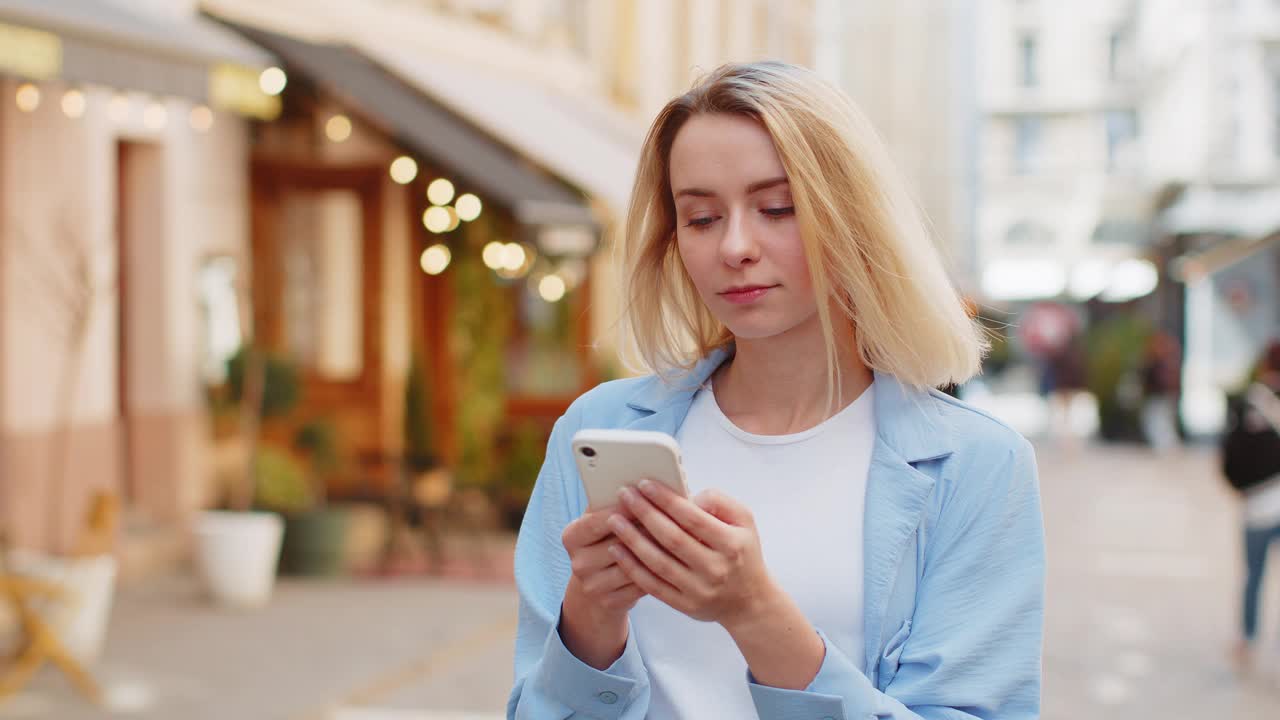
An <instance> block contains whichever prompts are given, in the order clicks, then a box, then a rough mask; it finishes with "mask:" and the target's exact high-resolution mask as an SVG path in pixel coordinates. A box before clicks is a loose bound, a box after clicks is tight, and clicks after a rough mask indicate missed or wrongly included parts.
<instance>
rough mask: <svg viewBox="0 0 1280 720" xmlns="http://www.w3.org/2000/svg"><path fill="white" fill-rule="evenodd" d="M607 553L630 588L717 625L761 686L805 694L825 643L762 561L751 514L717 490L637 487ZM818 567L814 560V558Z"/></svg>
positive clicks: (626, 494)
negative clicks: (687, 493)
mask: <svg viewBox="0 0 1280 720" xmlns="http://www.w3.org/2000/svg"><path fill="white" fill-rule="evenodd" d="M621 498H622V502H623V507H624V508H625V509H626V510H627V511H629V513H630V514H631V516H632V517H633V518H634V520H633V519H630V518H628V517H626V515H624V514H622V513H614V514H613V515H612V516H611V517H610V518H609V524H610V526H611V527H612V528H613V532H614V534H615V535H616V536H617V537H618V539H619V540H621V541H622V543H623V544H624V545H626V547H625V548H621V547H616V546H614V547H611V548H610V549H609V552H611V553H612V554H613V556H614V557H615V558H616V559H617V561H618V566H619V567H620V568H621V569H622V571H623V572H624V573H626V575H627V577H628V578H630V579H631V581H632V582H633V583H635V585H636V587H638V588H639V589H640V590H643V591H644V592H646V593H648V594H650V595H652V596H653V597H655V598H657V599H659V600H661V601H662V602H664V603H666V604H667V605H670V606H671V607H672V608H674V609H675V610H678V611H679V612H682V613H684V614H685V615H688V616H689V617H691V618H694V619H696V620H705V621H712V622H717V623H720V625H722V626H724V628H725V630H727V631H728V632H729V635H730V637H732V638H733V641H734V643H735V644H737V646H738V650H739V651H741V652H742V657H743V658H744V659H745V660H746V661H747V667H749V668H750V669H751V674H752V677H754V678H755V681H756V682H758V683H760V684H762V685H770V686H773V687H778V688H787V689H792V690H803V689H805V688H806V687H808V686H809V684H810V683H811V682H812V681H813V679H814V677H816V676H817V674H818V670H819V669H820V668H821V667H822V662H823V658H824V657H825V656H826V645H825V644H823V642H822V638H821V637H819V636H818V633H817V632H816V631H815V630H814V628H813V626H812V625H811V624H810V623H809V620H808V619H807V618H806V617H805V616H804V613H803V612H802V611H801V610H800V608H799V606H797V605H796V604H795V602H794V601H793V600H792V599H791V597H790V596H789V595H787V594H786V592H784V591H783V590H782V588H781V587H779V586H778V585H776V584H775V583H774V581H773V578H772V577H771V576H770V575H769V571H768V569H767V568H766V567H765V564H764V553H763V552H762V551H761V548H760V536H759V534H758V533H757V532H756V525H755V520H754V519H753V518H752V515H751V511H750V510H748V509H747V508H746V507H745V506H744V505H742V504H741V503H739V502H737V501H735V500H732V499H730V498H728V497H726V496H724V495H721V494H720V493H717V492H705V493H702V494H700V495H698V496H697V497H696V498H694V499H693V500H686V499H685V498H682V497H680V496H679V495H677V494H676V493H674V492H672V491H671V489H670V488H667V487H666V486H664V485H661V484H659V483H654V482H641V484H640V492H636V491H634V490H624V491H623V492H622V494H621ZM815 562H817V559H816V558H815Z"/></svg>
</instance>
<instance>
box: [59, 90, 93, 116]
mask: <svg viewBox="0 0 1280 720" xmlns="http://www.w3.org/2000/svg"><path fill="white" fill-rule="evenodd" d="M87 106H88V103H87V102H85V99H84V93H82V92H80V91H79V90H68V91H66V92H65V93H63V94H62V112H63V113H65V114H66V116H67V117H69V118H78V117H83V116H84V110H85V107H87Z"/></svg>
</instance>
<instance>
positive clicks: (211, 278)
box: [196, 255, 244, 385]
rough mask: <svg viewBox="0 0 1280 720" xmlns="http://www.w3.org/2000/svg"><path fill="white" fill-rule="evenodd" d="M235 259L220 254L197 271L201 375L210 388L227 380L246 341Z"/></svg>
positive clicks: (203, 263)
mask: <svg viewBox="0 0 1280 720" xmlns="http://www.w3.org/2000/svg"><path fill="white" fill-rule="evenodd" d="M239 272H240V270H239V268H238V266H237V263H236V259H235V258H233V257H231V256H229V255H221V256H216V257H211V258H208V259H206V260H205V261H204V262H202V263H201V264H200V268H199V270H197V272H196V291H197V293H198V294H199V297H200V315H201V320H202V322H201V332H200V365H201V375H202V376H203V377H204V380H205V382H207V383H208V384H210V385H218V384H221V383H222V382H223V381H224V380H226V379H227V361H228V360H230V359H231V356H233V355H235V354H236V351H237V350H239V349H240V345H241V344H242V343H243V342H244V334H243V330H242V328H241V327H240V313H241V311H242V310H243V308H242V307H241V302H240V294H239V291H238V289H237V287H236V286H237V283H238V282H240V280H239V278H238V277H237V276H238V274H239Z"/></svg>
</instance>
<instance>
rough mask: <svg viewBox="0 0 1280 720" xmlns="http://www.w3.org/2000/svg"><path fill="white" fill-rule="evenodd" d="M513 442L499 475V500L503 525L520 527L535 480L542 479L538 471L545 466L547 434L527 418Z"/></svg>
mask: <svg viewBox="0 0 1280 720" xmlns="http://www.w3.org/2000/svg"><path fill="white" fill-rule="evenodd" d="M510 442H511V446H510V449H509V450H508V452H507V459H506V460H507V461H506V463H505V464H504V466H503V468H502V470H501V474H500V476H499V478H498V483H497V488H496V496H497V497H496V498H495V500H496V505H497V506H498V511H499V513H500V514H501V517H502V523H503V526H504V527H506V528H508V529H510V530H519V529H520V523H521V522H522V521H523V520H524V511H525V509H526V508H527V507H528V506H529V497H530V496H531V495H532V494H533V485H534V481H536V480H537V479H538V470H539V469H541V467H542V459H543V456H544V454H545V449H546V436H545V435H543V434H542V432H541V431H540V430H539V428H538V426H537V424H536V423H534V422H532V421H528V420H526V421H524V422H522V423H520V424H519V425H517V426H516V428H515V431H514V432H513V433H512V435H511V441H510Z"/></svg>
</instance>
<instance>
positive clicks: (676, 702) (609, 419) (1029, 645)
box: [507, 62, 1045, 720]
mask: <svg viewBox="0 0 1280 720" xmlns="http://www.w3.org/2000/svg"><path fill="white" fill-rule="evenodd" d="M618 253H619V255H620V257H621V259H622V260H623V262H624V263H625V264H626V269H625V272H624V273H623V274H622V277H623V279H624V288H623V294H624V298H623V303H622V306H623V307H624V308H625V313H626V315H625V319H626V324H625V327H626V328H627V330H628V332H629V340H630V343H631V345H632V347H634V348H636V349H637V350H638V351H639V354H640V356H641V357H642V358H643V364H644V365H645V366H646V367H647V369H648V370H649V371H650V372H651V373H652V374H650V375H647V376H644V377H638V378H630V379H626V380H619V381H614V382H610V383H606V384H604V385H601V386H599V387H597V388H595V389H593V390H591V391H590V392H588V393H586V394H585V395H583V396H582V397H580V398H578V399H577V400H576V401H575V402H574V403H573V405H572V406H571V407H570V408H569V410H568V412H567V413H566V414H565V416H564V417H562V418H560V420H559V421H558V422H557V423H556V427H555V429H554V431H553V432H552V436H551V439H550V441H549V443H548V447H547V457H546V461H545V463H544V464H543V466H542V470H541V472H540V473H539V476H538V480H537V483H536V485H535V488H534V492H533V497H532V498H531V500H530V503H529V508H528V511H527V513H526V514H525V516H524V523H523V525H522V526H521V529H520V539H519V542H518V545H517V548H516V563H515V571H516V581H517V586H518V588H519V591H520V621H519V628H518V630H517V634H516V660H515V678H516V680H515V687H514V688H513V690H512V693H511V697H510V700H509V703H508V706H507V708H508V709H507V715H508V717H509V718H529V719H531V720H532V719H534V718H539V719H540V718H552V717H555V718H563V717H568V716H570V715H572V716H574V717H608V718H613V719H614V720H641V719H642V718H664V719H665V718H744V717H759V718H764V720H773V719H778V718H822V717H841V718H843V717H855V716H856V717H859V718H866V717H872V716H874V717H877V718H880V719H881V720H909V719H912V718H915V719H917V720H918V718H920V717H921V714H924V715H927V716H930V717H955V718H959V717H983V718H988V719H989V720H1012V719H1013V718H1033V717H1038V716H1039V714H1040V666H1041V639H1042V627H1043V622H1044V610H1043V609H1044V582H1045V549H1044V533H1043V524H1042V520H1041V513H1040V501H1039V490H1038V483H1037V480H1036V467H1035V459H1034V454H1033V452H1032V449H1031V446H1030V444H1029V443H1028V442H1027V441H1026V440H1025V439H1024V438H1022V437H1020V436H1019V435H1018V434H1017V433H1016V432H1014V431H1013V430H1011V429H1009V428H1008V427H1007V426H1005V425H1003V424H1001V423H1000V422H999V421H997V420H995V419H993V418H991V417H990V416H988V415H985V414H983V413H981V412H979V411H977V410H975V409H973V408H971V407H969V406H967V405H965V404H964V403H963V402H960V401H958V400H956V399H955V398H951V397H948V396H947V395H945V394H943V393H940V392H938V391H936V390H934V389H933V388H936V387H940V386H943V385H946V384H948V383H959V382H963V381H964V380H967V379H968V378H970V377H972V376H973V375H974V374H975V373H976V372H977V371H978V369H979V365H980V362H981V354H982V346H983V344H984V343H983V338H982V331H981V328H980V327H979V326H978V324H977V323H976V322H975V321H974V320H973V319H972V318H971V317H969V316H968V315H967V314H966V312H965V309H964V307H963V305H962V303H961V301H960V298H959V297H958V295H957V293H956V291H955V289H954V287H953V286H952V285H951V282H950V280H949V279H948V278H947V274H946V272H945V270H944V268H943V264H942V262H941V258H940V256H939V254H938V251H937V249H936V247H935V245H934V244H933V243H932V242H931V240H930V238H929V234H928V231H927V229H926V225H925V223H924V222H923V221H922V219H921V218H920V217H919V216H918V214H917V211H915V210H914V209H913V204H912V203H911V202H909V201H907V200H906V194H905V192H904V189H903V188H902V186H901V180H900V178H899V176H898V175H897V173H896V172H895V171H894V170H893V169H892V163H891V162H890V160H889V156H888V154H887V152H886V151H885V149H884V147H883V146H882V145H881V143H880V141H879V140H878V139H877V135H876V132H875V130H874V129H873V128H872V126H871V125H870V124H869V122H868V121H867V120H866V119H865V118H864V117H863V115H862V114H861V113H860V112H859V111H858V110H857V108H856V107H855V106H854V104H853V103H852V102H851V101H850V99H849V98H848V97H847V96H845V95H844V94H843V93H841V92H840V91H839V90H838V89H836V88H835V87H833V86H831V85H830V84H828V83H827V82H826V81H825V80H823V79H822V78H821V77H820V76H818V75H817V74H816V73H814V72H813V71H811V70H806V69H804V68H801V67H797V66H793V65H787V64H784V63H778V62H761V63H751V64H734V65H726V66H724V67H722V68H720V69H718V70H716V71H714V72H713V73H711V74H710V75H709V76H708V77H707V78H706V79H704V80H702V81H701V82H699V84H698V85H697V86H696V87H694V88H693V89H692V90H690V91H689V92H688V93H686V94H685V95H682V96H680V97H678V98H676V99H674V100H672V101H671V102H670V103H668V104H667V105H666V106H665V107H664V108H663V109H662V110H661V112H660V113H659V114H658V117H657V119H656V120H655V121H654V124H653V127H652V128H651V130H650V131H649V133H648V135H647V138H646V140H645V143H644V145H643V147H642V148H641V153H640V162H639V170H638V172H637V175H636V183H635V188H634V190H633V192H632V204H631V209H630V213H629V215H628V217H627V223H626V226H625V228H624V232H623V235H622V241H621V243H620V244H619V247H618ZM582 428H604V429H615V430H622V429H633V430H641V429H643V430H648V431H651V432H655V431H656V432H661V433H666V434H668V435H672V436H674V437H675V439H676V440H677V441H678V443H679V445H680V448H681V457H682V460H683V463H682V464H683V467H684V472H685V474H686V476H687V478H688V486H689V491H690V497H684V496H682V495H679V494H677V493H675V492H673V491H672V490H670V489H668V488H667V486H665V485H663V484H661V483H654V482H648V483H646V482H645V478H641V477H636V478H634V481H635V482H636V485H635V486H633V487H628V488H625V489H623V490H622V491H621V493H620V494H619V497H618V504H616V505H613V506H610V507H594V508H591V509H590V510H588V507H587V501H586V495H585V493H584V491H583V488H582V483H581V478H580V476H579V473H578V471H577V460H578V458H579V457H584V456H588V455H590V454H589V453H584V455H577V454H576V453H575V452H574V450H573V447H572V444H571V438H572V437H573V436H574V434H575V432H576V431H577V430H579V429H582ZM642 437H643V436H642ZM584 450H590V448H587V449H584ZM627 479H628V480H630V479H631V478H627Z"/></svg>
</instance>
